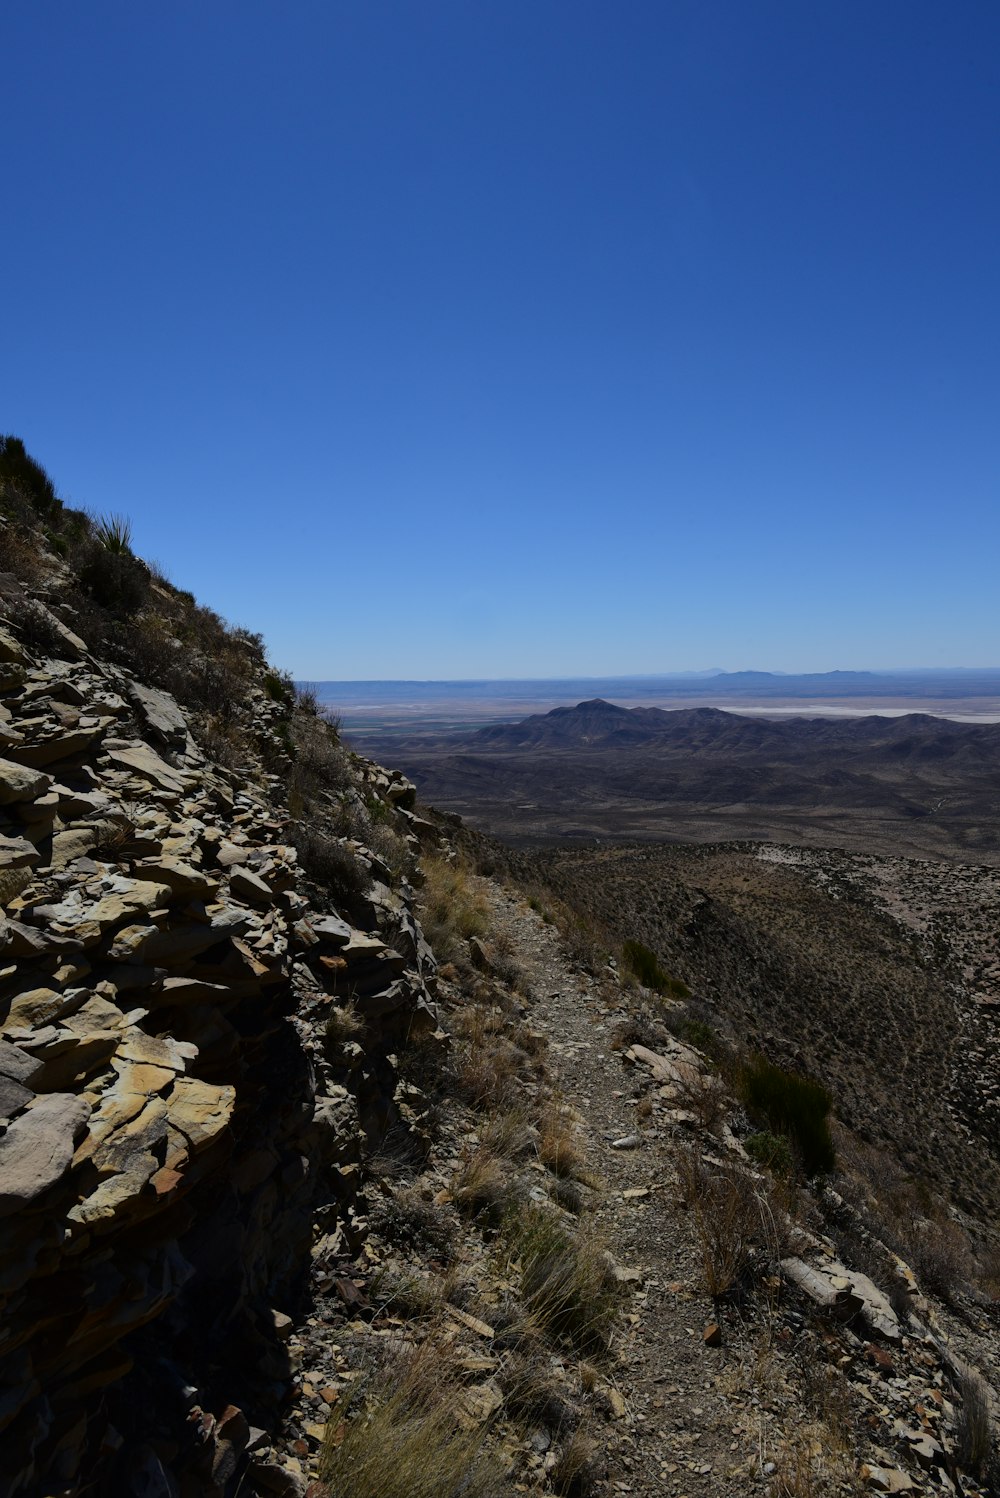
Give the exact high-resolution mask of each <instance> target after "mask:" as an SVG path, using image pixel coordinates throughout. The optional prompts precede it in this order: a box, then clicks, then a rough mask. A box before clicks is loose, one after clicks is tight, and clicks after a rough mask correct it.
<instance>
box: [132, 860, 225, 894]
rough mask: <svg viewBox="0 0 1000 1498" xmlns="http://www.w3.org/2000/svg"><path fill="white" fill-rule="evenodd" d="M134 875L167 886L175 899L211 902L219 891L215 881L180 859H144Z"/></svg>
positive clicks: (217, 882)
mask: <svg viewBox="0 0 1000 1498" xmlns="http://www.w3.org/2000/svg"><path fill="white" fill-rule="evenodd" d="M136 873H137V874H140V875H141V876H142V878H143V879H152V880H154V881H155V882H156V883H158V884H165V885H167V887H168V888H169V889H170V890H172V891H173V894H174V897H175V898H178V897H182V898H184V899H189V900H190V899H198V900H212V899H214V898H215V896H216V895H217V894H218V891H219V881H218V880H217V879H213V878H212V877H211V876H210V875H209V874H206V873H205V871H204V870H203V869H198V868H195V866H194V864H191V863H186V862H184V861H183V860H182V859H180V858H169V857H168V858H144V859H143V861H142V863H140V864H138V865H136Z"/></svg>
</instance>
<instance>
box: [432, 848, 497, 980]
mask: <svg viewBox="0 0 1000 1498" xmlns="http://www.w3.org/2000/svg"><path fill="white" fill-rule="evenodd" d="M423 871H424V885H423V888H422V890H421V891H420V899H419V906H420V916H421V920H422V922H423V926H424V930H425V932H426V933H427V939H428V941H429V942H430V943H431V946H432V947H433V948H434V950H435V952H436V953H437V954H438V956H439V957H441V958H442V959H443V960H444V961H448V962H462V961H464V960H465V958H466V952H465V949H464V943H465V942H467V941H468V939H469V937H470V936H482V934H483V932H484V931H485V930H486V902H485V900H484V899H483V897H482V894H481V893H480V892H479V891H478V890H477V889H476V887H475V884H474V878H475V876H474V875H473V874H472V871H471V869H470V868H469V867H468V865H467V864H465V863H464V862H461V861H459V860H455V861H454V862H452V863H448V862H446V861H445V860H444V859H443V858H427V859H425V860H424V863H423Z"/></svg>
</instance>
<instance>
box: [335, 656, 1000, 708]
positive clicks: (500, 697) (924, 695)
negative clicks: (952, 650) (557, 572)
mask: <svg viewBox="0 0 1000 1498" xmlns="http://www.w3.org/2000/svg"><path fill="white" fill-rule="evenodd" d="M310 685H311V686H313V687H314V689H315V690H316V692H317V694H318V696H319V698H320V700H321V701H324V702H334V703H337V704H338V705H340V706H342V707H347V706H359V707H360V706H364V705H366V704H375V703H378V704H390V703H395V704H404V703H426V702H437V703H446V702H450V703H459V702H468V701H482V702H493V703H499V702H504V701H511V702H515V701H516V702H531V701H534V702H542V701H547V702H553V703H558V702H565V703H566V704H570V703H576V702H579V701H580V700H581V699H582V698H595V697H603V698H626V699H628V700H630V701H636V700H641V699H643V698H645V699H657V698H670V697H693V696H706V697H712V698H715V697H720V696H721V697H729V696H735V697H750V698H753V699H761V698H764V699H766V698H773V697H784V698H796V697H799V698H807V699H811V700H816V699H820V700H822V699H824V698H833V699H835V698H838V697H867V698H871V697H880V698H889V697H896V698H903V699H905V698H914V697H917V698H921V699H930V698H940V699H942V700H945V701H947V700H949V699H953V698H956V697H989V698H1000V667H985V666H984V667H954V668H947V669H945V668H942V667H929V668H926V669H924V668H920V669H917V668H914V669H912V670H899V671H813V672H802V673H790V674H788V675H786V674H784V673H783V672H780V671H692V672H672V673H665V674H663V675H650V676H594V677H586V676H576V677H552V678H513V677H512V678H509V679H503V680H496V681H490V680H487V679H482V680H469V681H433V680H428V681H320V682H312V683H310Z"/></svg>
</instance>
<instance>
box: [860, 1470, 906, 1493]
mask: <svg viewBox="0 0 1000 1498" xmlns="http://www.w3.org/2000/svg"><path fill="white" fill-rule="evenodd" d="M860 1477H861V1481H862V1482H864V1483H867V1484H868V1486H869V1487H870V1488H874V1489H875V1491H876V1493H912V1492H913V1479H912V1478H911V1477H910V1475H909V1473H907V1472H903V1471H901V1470H900V1468H899V1467H875V1466H870V1465H868V1464H867V1463H866V1464H865V1465H864V1466H863V1467H862V1468H861V1471H860Z"/></svg>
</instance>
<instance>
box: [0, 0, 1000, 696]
mask: <svg viewBox="0 0 1000 1498" xmlns="http://www.w3.org/2000/svg"><path fill="white" fill-rule="evenodd" d="M3 50H4V55H5V63H4V77H3V88H2V91H0V120H2V129H3V141H4V153H3V154H4V171H3V182H4V193H3V199H4V214H3V218H4V228H3V234H2V248H0V265H2V273H3V286H4V315H3V322H2V328H3V332H2V340H3V355H2V359H0V429H3V430H7V431H12V432H15V433H17V434H19V435H21V436H22V437H23V438H24V439H25V441H26V442H27V444H28V447H29V449H30V450H31V451H32V452H33V453H34V454H35V455H36V456H37V457H38V458H39V459H40V460H41V461H42V462H43V463H45V464H46V465H47V467H48V468H49V470H50V472H51V473H52V475H53V477H54V479H55V480H56V483H57V485H58V487H59V488H60V491H61V492H62V493H63V494H64V495H65V496H66V497H67V498H69V499H71V500H72V501H74V502H75V503H77V504H80V505H85V506H88V507H90V508H93V509H95V510H98V511H109V510H118V511H125V512H127V513H128V514H129V515H130V516H131V517H132V520H133V522H134V529H135V543H136V547H137V549H138V550H139V551H140V552H141V553H142V554H144V555H146V556H151V557H153V558H155V559H157V560H158V561H159V562H160V563H161V564H162V565H163V567H164V568H165V570H166V571H167V572H168V574H169V575H170V576H171V577H172V578H173V579H174V581H175V582H177V583H178V584H180V585H182V586H185V587H190V588H193V589H194V590H195V591H196V592H197V593H198V595H199V597H201V598H202V599H203V600H204V601H205V602H208V603H210V604H212V605H213V606H215V607H216V608H218V609H219V611H220V612H221V613H223V614H224V615H225V616H226V617H227V618H229V619H231V620H232V621H234V622H237V623H243V624H246V625H249V626H251V627H253V628H256V629H262V630H263V631H264V633H265V635H266V637H267V639H268V641H269V644H270V646H271V648H272V653H273V655H274V657H275V658H276V659H277V661H278V662H279V663H280V664H281V665H282V666H285V667H287V668H290V669H291V670H292V671H293V672H294V673H295V674H296V675H297V676H299V677H307V678H313V679H320V678H329V677H334V678H345V677H468V676H476V677H484V676H502V675H516V676H521V675H538V676H544V675H561V674H568V673H595V674H596V673H603V672H609V673H610V672H653V671H661V670H670V669H680V668H685V667H693V668H697V667H703V666H721V667H724V668H729V669H739V668H742V667H747V666H755V667H759V668H771V669H784V670H796V669H818V670H824V669H830V668H834V667H863V666H879V665H905V664H910V665H919V664H927V665H937V664H969V665H973V664H1000V642H998V639H997V625H998V610H997V601H998V597H1000V504H998V498H1000V496H998V474H1000V461H998V460H1000V315H998V314H1000V243H998V240H1000V232H998V231H1000V190H998V187H1000V6H997V4H996V3H995V0H965V3H962V4H961V5H947V4H944V3H942V0H826V3H819V0H816V3H813V0H808V3H803V0H692V3H687V0H679V3H672V0H628V3H618V0H601V3H594V0H391V3H389V0H384V3H380V0H352V3H350V4H346V3H339V0H310V3H303V0H282V3H279V0H269V3H260V0H208V3H205V0H171V3H170V4H169V5H163V4H161V5H152V4H138V3H136V0H119V3H114V4H112V3H108V0H87V3H85V4H81V3H79V0H63V3H54V0H30V3H28V0H23V3H19V4H13V5H8V6H7V7H5V13H4V21H3Z"/></svg>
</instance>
